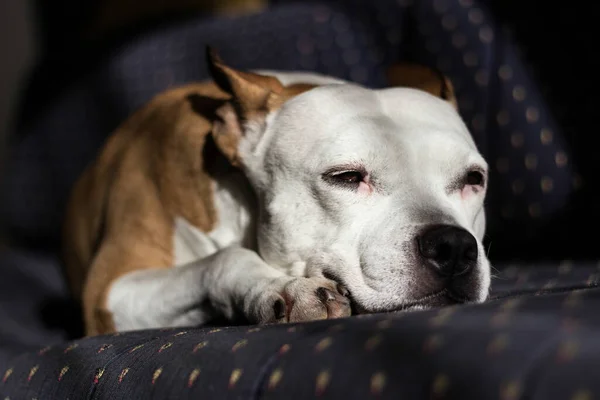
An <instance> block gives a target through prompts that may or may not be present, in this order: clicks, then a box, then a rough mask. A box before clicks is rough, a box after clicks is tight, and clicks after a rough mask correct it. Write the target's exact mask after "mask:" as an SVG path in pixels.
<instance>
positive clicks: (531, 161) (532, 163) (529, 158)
mask: <svg viewBox="0 0 600 400" xmlns="http://www.w3.org/2000/svg"><path fill="white" fill-rule="evenodd" d="M537 164H538V158H537V156H536V155H535V154H531V153H529V154H527V155H526V156H525V167H526V168H527V169H529V170H534V169H536V167H537Z"/></svg>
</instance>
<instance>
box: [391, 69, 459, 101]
mask: <svg viewBox="0 0 600 400" xmlns="http://www.w3.org/2000/svg"><path fill="white" fill-rule="evenodd" d="M387 80H388V84H389V85H390V86H404V87H411V88H415V89H420V90H424V91H426V92H428V93H430V94H432V95H434V96H438V97H440V98H442V99H444V100H446V101H447V102H449V103H450V104H451V105H452V106H453V107H454V108H455V109H458V105H457V102H456V96H455V93H454V86H453V85H452V82H451V81H450V79H449V78H448V77H447V76H445V75H444V74H442V73H441V72H440V71H438V70H435V69H433V68H429V67H426V66H423V65H419V64H412V63H398V64H394V65H392V66H391V67H389V68H388V70H387Z"/></svg>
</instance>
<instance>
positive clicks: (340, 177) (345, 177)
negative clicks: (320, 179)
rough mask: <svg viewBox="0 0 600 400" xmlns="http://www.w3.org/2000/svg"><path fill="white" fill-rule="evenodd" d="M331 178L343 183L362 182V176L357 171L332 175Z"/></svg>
mask: <svg viewBox="0 0 600 400" xmlns="http://www.w3.org/2000/svg"><path fill="white" fill-rule="evenodd" d="M332 178H333V179H335V180H336V181H340V182H344V183H360V182H361V181H362V180H363V175H362V173H361V172H359V171H347V172H342V173H339V174H335V175H332Z"/></svg>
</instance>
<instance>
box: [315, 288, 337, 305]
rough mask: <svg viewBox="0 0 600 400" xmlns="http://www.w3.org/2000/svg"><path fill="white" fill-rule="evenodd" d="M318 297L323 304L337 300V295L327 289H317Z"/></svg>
mask: <svg viewBox="0 0 600 400" xmlns="http://www.w3.org/2000/svg"><path fill="white" fill-rule="evenodd" d="M317 297H318V298H319V300H321V301H322V302H323V303H325V302H327V301H333V300H335V294H334V293H333V292H332V291H331V290H327V289H325V288H318V289H317Z"/></svg>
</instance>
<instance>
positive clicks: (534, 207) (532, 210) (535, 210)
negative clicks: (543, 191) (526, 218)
mask: <svg viewBox="0 0 600 400" xmlns="http://www.w3.org/2000/svg"><path fill="white" fill-rule="evenodd" d="M541 213H542V207H541V206H540V205H539V204H538V203H533V204H530V205H529V215H530V216H532V217H533V218H537V217H539V216H540V214H541Z"/></svg>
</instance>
